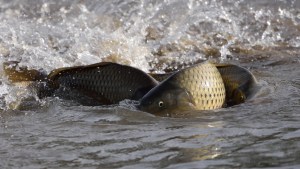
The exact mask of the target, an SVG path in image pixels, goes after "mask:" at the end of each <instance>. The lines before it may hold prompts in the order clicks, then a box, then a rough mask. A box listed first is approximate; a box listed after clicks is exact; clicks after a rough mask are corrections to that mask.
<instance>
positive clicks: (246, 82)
mask: <svg viewBox="0 0 300 169" xmlns="http://www.w3.org/2000/svg"><path fill="white" fill-rule="evenodd" d="M215 66H216V67H217V69H218V71H219V72H220V74H221V76H222V79H223V82H224V85H225V91H226V104H225V105H224V106H225V107H229V106H233V105H237V104H241V103H244V102H245V101H246V99H249V98H251V96H252V95H254V93H255V89H256V87H257V81H256V78H255V77H254V75H253V74H252V73H251V72H250V71H249V70H247V69H245V68H243V67H240V66H237V65H234V64H215ZM179 71H180V70H179ZM174 73H175V72H168V73H163V74H155V73H150V74H149V75H151V76H152V77H153V78H155V79H156V80H158V81H163V80H165V79H167V78H168V77H169V76H171V75H172V74H174Z"/></svg>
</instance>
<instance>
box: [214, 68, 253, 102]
mask: <svg viewBox="0 0 300 169" xmlns="http://www.w3.org/2000/svg"><path fill="white" fill-rule="evenodd" d="M216 67H217V68H218V70H219V72H220V74H221V76H222V78H223V81H224V85H225V88H226V104H227V105H226V106H227V107H228V106H233V105H237V104H241V103H244V102H245V101H246V100H247V99H250V98H251V97H252V96H253V95H254V94H255V93H256V92H255V90H256V89H257V80H256V78H255V77H254V75H253V74H252V73H251V72H250V71H249V70H247V69H246V68H243V67H240V66H238V65H233V64H216Z"/></svg>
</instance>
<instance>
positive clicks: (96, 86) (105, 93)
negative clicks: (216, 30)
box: [4, 62, 158, 105]
mask: <svg viewBox="0 0 300 169" xmlns="http://www.w3.org/2000/svg"><path fill="white" fill-rule="evenodd" d="M4 72H5V74H6V76H7V77H8V79H9V80H10V81H11V82H12V83H17V82H23V81H30V83H28V84H30V85H28V87H27V89H28V90H30V91H32V93H36V95H37V96H38V97H39V98H45V97H51V96H57V97H60V98H62V99H68V100H74V101H77V102H78V103H80V104H83V105H103V104H116V103H118V102H120V101H122V100H125V99H131V100H139V99H140V98H142V97H143V96H144V95H145V94H146V93H147V92H148V91H149V90H150V89H152V88H153V87H154V86H156V85H157V84H158V82H157V81H156V80H155V79H154V78H152V77H151V76H149V75H148V74H147V73H145V72H143V71H142V70H139V69H137V68H134V67H131V66H126V65H121V64H117V63H112V62H101V63H97V64H92V65H85V66H76V67H67V68H60V69H55V70H53V71H52V72H51V73H50V74H49V75H46V74H44V73H40V71H38V70H30V69H27V68H26V67H19V66H18V62H6V63H4Z"/></svg>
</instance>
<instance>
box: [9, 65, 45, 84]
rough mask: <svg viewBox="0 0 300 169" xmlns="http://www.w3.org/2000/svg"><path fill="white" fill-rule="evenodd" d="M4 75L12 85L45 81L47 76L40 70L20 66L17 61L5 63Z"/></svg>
mask: <svg viewBox="0 0 300 169" xmlns="http://www.w3.org/2000/svg"><path fill="white" fill-rule="evenodd" d="M3 70H4V75H5V76H6V77H7V78H8V80H9V81H10V82H11V83H16V82H24V81H45V79H46V78H47V74H46V73H45V72H42V71H40V70H35V69H28V68H27V67H21V66H19V62H17V61H9V62H4V63H3Z"/></svg>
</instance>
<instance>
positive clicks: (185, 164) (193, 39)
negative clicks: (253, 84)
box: [0, 0, 300, 168]
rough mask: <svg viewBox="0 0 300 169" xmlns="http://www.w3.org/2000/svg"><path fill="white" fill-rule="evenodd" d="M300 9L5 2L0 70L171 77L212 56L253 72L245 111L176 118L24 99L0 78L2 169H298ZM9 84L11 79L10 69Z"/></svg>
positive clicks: (118, 1)
mask: <svg viewBox="0 0 300 169" xmlns="http://www.w3.org/2000/svg"><path fill="white" fill-rule="evenodd" d="M299 7H300V2H299V1H297V0H294V1H275V0H274V1H271V0H260V1H258V0H256V1H253V0H252V1H250V0H249V1H247V0H240V1H233V0H232V1H231V0H227V1H217V0H215V1H204V0H198V1H197V0H189V1H180V0H164V1H160V0H142V1H134V0H128V1H122V0H112V1H104V0H103V1H97V2H96V1H84V0H83V1H71V0H64V1H34V0H12V1H11V0H2V1H0V23H1V24H0V32H1V33H0V57H1V58H0V62H1V63H3V62H4V61H8V60H14V61H20V62H21V65H24V66H28V67H29V68H34V69H43V70H44V71H46V72H50V71H51V70H52V69H55V68H59V67H64V66H74V65H84V64H91V63H96V62H101V61H115V62H118V63H123V64H128V65H131V66H135V67H138V68H140V69H142V70H144V71H148V72H150V71H157V72H161V71H168V70H173V69H176V68H181V67H182V65H189V64H192V63H195V62H199V61H201V60H206V59H208V58H210V59H214V60H216V61H218V62H228V63H235V64H238V65H241V66H244V67H246V68H248V69H250V70H251V72H253V74H254V75H255V76H256V77H257V80H258V82H259V85H260V87H261V88H260V90H259V91H258V93H257V94H256V96H255V97H254V98H252V99H251V100H249V101H248V102H246V103H244V104H241V105H237V106H234V107H231V108H226V109H225V108H224V109H220V110H215V111H205V112H201V111H199V112H190V113H189V114H186V115H184V116H182V117H179V118H162V117H155V116H152V115H150V114H148V113H145V112H140V111H137V110H135V109H134V108H133V107H134V106H133V104H132V103H131V102H130V101H128V100H125V101H122V102H121V103H120V104H118V105H113V106H105V107H104V106H102V107H101V106H99V107H88V106H79V105H76V104H75V103H72V102H71V101H64V100H61V99H59V98H47V99H44V100H39V101H35V102H36V103H39V104H41V105H39V106H31V107H29V108H27V109H26V110H13V109H12V108H13V105H15V104H16V102H18V101H19V100H22V98H27V97H28V95H30V93H29V94H28V93H26V91H25V90H24V88H23V87H17V86H14V85H13V84H10V83H9V82H8V80H7V78H6V77H5V76H3V75H1V85H0V107H1V109H2V110H1V112H0V122H1V123H0V157H1V158H0V168H268V167H269V168H300V69H299V66H300V54H299V53H300V10H299V9H300V8H299ZM1 74H3V73H2V71H1Z"/></svg>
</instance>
